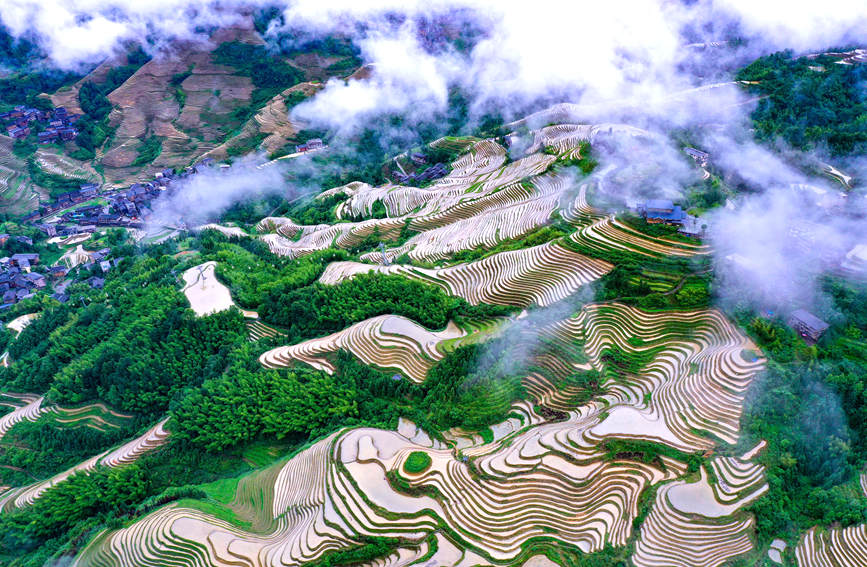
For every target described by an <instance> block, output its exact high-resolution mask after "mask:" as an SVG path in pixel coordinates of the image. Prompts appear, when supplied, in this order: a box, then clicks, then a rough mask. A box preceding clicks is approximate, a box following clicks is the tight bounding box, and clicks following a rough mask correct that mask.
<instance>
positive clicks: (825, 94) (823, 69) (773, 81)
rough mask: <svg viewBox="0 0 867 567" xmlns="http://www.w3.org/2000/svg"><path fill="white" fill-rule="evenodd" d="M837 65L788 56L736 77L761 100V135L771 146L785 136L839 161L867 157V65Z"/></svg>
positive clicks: (757, 117)
mask: <svg viewBox="0 0 867 567" xmlns="http://www.w3.org/2000/svg"><path fill="white" fill-rule="evenodd" d="M835 61H836V60H835V58H833V57H829V56H821V57H817V58H807V57H795V56H794V54H793V53H792V52H791V51H783V52H780V53H774V54H773V55H768V56H765V57H761V58H759V59H757V60H756V61H754V62H752V63H750V64H749V65H747V66H746V67H744V68H743V69H741V70H740V71H739V72H738V73H737V75H736V77H735V78H736V79H737V80H739V81H749V82H750V84H748V85H745V88H746V89H747V90H749V91H750V92H752V93H755V94H757V95H760V96H761V98H760V99H759V100H758V102H757V103H756V108H755V110H754V111H753V113H752V119H753V124H754V125H755V128H756V135H757V136H758V137H759V138H760V139H762V140H766V141H773V140H774V139H775V138H777V137H780V138H782V139H784V140H785V141H786V142H788V143H789V144H790V145H792V146H793V147H795V148H798V149H801V150H813V149H816V148H824V147H826V148H827V149H828V150H829V151H830V152H831V154H832V155H837V156H841V155H848V154H853V153H863V152H864V151H865V149H867V98H865V97H864V82H865V81H867V66H865V65H839V64H837V63H836V62H835ZM753 83H755V84H753Z"/></svg>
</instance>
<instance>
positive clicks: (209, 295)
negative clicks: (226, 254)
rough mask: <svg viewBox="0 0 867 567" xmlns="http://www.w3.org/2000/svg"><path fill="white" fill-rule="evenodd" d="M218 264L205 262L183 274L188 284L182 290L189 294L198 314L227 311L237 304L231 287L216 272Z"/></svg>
mask: <svg viewBox="0 0 867 567" xmlns="http://www.w3.org/2000/svg"><path fill="white" fill-rule="evenodd" d="M216 265H217V263H216V262H205V263H204V264H201V265H199V266H194V267H192V268H190V269H189V270H187V271H186V272H184V274H183V278H184V282H185V283H186V285H185V286H184V288H183V289H182V290H181V291H183V292H184V295H186V296H187V299H188V300H189V301H190V307H191V308H192V309H193V311H195V312H196V315H199V316H204V315H209V314H211V313H216V312H218V311H225V310H226V309H229V308H231V307H232V306H233V305H235V303H234V302H233V301H232V295H231V294H230V293H229V288H227V287H226V286H225V285H223V284H222V283H221V282H220V281H219V280H218V279H217V276H216V274H215V273H214V269H215V268H216Z"/></svg>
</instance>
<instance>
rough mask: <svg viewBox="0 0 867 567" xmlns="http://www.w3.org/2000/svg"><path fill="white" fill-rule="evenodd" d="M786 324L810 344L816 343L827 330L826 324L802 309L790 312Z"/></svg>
mask: <svg viewBox="0 0 867 567" xmlns="http://www.w3.org/2000/svg"><path fill="white" fill-rule="evenodd" d="M788 323H789V326H790V327H792V328H793V329H795V331H797V332H798V334H799V335H801V337H802V338H803V339H804V340H805V341H807V342H808V343H810V344H813V343H815V342H816V341H818V340H819V338H820V337H821V336H822V335H823V334H824V333H825V331H827V330H828V323H826V322H824V321H822V320H821V319H819V318H818V317H816V316H815V315H813V314H812V313H810V312H809V311H805V310H803V309H798V310H796V311H792V314H791V315H789V320H788Z"/></svg>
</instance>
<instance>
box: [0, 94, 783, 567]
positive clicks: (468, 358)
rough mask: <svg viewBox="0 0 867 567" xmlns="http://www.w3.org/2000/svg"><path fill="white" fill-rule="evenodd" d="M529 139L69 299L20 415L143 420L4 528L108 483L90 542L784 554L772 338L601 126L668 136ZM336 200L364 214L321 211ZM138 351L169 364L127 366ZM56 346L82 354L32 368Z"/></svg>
mask: <svg viewBox="0 0 867 567" xmlns="http://www.w3.org/2000/svg"><path fill="white" fill-rule="evenodd" d="M272 103H273V102H272ZM529 135H530V136H531V137H532V139H533V143H532V144H531V145H530V147H529V148H528V150H527V151H526V152H525V153H524V154H523V155H513V156H511V157H509V156H508V155H507V153H506V150H505V148H504V147H503V146H501V145H500V144H499V143H498V140H497V139H475V138H466V139H455V138H452V139H442V140H439V141H436V142H435V143H434V144H433V146H434V148H441V149H442V150H443V151H446V148H448V150H447V151H449V152H451V154H452V155H453V156H455V157H454V159H453V160H452V161H451V164H450V168H449V169H450V171H449V173H448V174H447V175H446V176H444V177H442V178H440V179H437V180H435V181H434V182H433V183H432V184H431V185H430V186H429V187H426V188H418V187H409V186H400V185H391V184H388V185H385V186H382V187H373V186H370V185H367V184H363V183H353V184H350V185H348V186H346V187H338V188H334V189H332V190H330V191H327V192H325V193H323V194H322V195H321V196H320V197H319V198H318V199H317V200H313V201H312V202H308V203H304V202H301V203H296V204H294V205H287V206H286V207H285V208H284V210H286V212H287V215H288V216H283V217H269V218H266V219H262V220H261V222H259V223H258V224H257V225H256V227H255V231H250V232H248V231H247V230H244V229H242V228H240V227H228V226H220V225H210V226H209V227H204V230H203V231H202V232H200V233H199V234H198V235H187V236H184V237H182V238H181V239H180V240H176V241H169V242H168V243H167V244H163V245H160V246H159V247H157V248H154V249H151V250H149V251H148V252H146V254H145V255H144V256H141V257H137V256H135V255H131V256H127V257H125V259H124V260H123V262H124V263H123V266H124V269H123V270H121V271H117V272H112V273H110V274H109V276H108V282H107V284H106V287H105V290H104V291H99V290H93V291H90V292H87V294H86V295H87V296H88V297H90V298H91V300H92V303H91V304H90V305H88V306H87V307H85V308H83V309H84V310H83V311H82V312H81V314H80V315H77V314H76V312H77V309H76V310H73V308H72V307H71V306H60V307H52V306H49V307H46V308H45V310H44V313H43V315H42V316H41V317H40V318H39V319H37V320H35V321H34V322H32V323H31V324H30V326H28V327H27V328H26V329H25V330H24V331H23V332H22V333H21V335H20V336H19V337H18V338H17V339H14V341H13V342H12V343H11V346H10V347H9V348H10V354H11V355H12V356H11V358H12V361H13V362H12V364H11V366H10V367H9V368H8V369H6V370H5V371H0V379H2V383H3V384H4V387H5V388H7V389H9V390H18V391H20V390H24V391H30V392H34V393H33V394H32V395H31V396H32V397H31V398H27V399H26V400H23V401H22V402H20V403H19V402H16V403H15V404H14V405H15V408H16V409H14V411H13V412H12V413H10V414H8V416H9V417H7V418H6V419H7V420H8V421H9V422H10V425H9V426H8V427H9V431H10V433H9V434H8V435H13V436H14V437H12V439H14V441H15V442H16V443H19V444H20V443H24V444H32V445H34V446H36V441H35V440H36V437H34V434H33V433H32V432H30V430H34V429H35V428H37V427H38V428H39V429H42V430H44V428H47V427H52V425H50V423H49V422H48V421H46V419H47V418H46V417H45V416H46V415H54V414H56V413H57V412H61V413H62V412H64V411H68V410H67V409H65V408H68V407H70V406H75V405H81V404H93V403H97V402H99V403H104V404H108V407H111V408H114V411H115V412H117V413H119V414H122V415H131V416H134V417H135V419H136V421H135V424H136V425H135V426H134V427H132V426H126V425H121V426H120V429H118V430H117V434H112V435H109V436H105V438H104V439H102V440H101V441H100V442H99V443H95V444H93V445H91V446H89V447H87V448H86V450H85V449H83V450H79V451H72V450H69V451H65V452H64V453H68V454H69V458H68V459H66V460H65V461H63V462H58V463H56V465H54V466H53V467H48V466H45V467H42V468H38V469H37V468H35V467H33V466H32V465H31V468H32V469H33V470H34V471H37V472H36V473H35V474H36V476H37V477H39V478H44V479H50V480H49V481H48V482H50V483H51V484H53V485H54V487H53V488H47V485H46V484H45V483H46V481H45V480H37V481H35V482H24V483H23V484H20V485H19V484H16V488H12V489H10V490H9V491H8V492H7V493H6V494H5V495H3V496H2V497H0V507H2V510H3V512H2V514H0V527H2V526H7V528H6V529H13V528H11V527H8V526H12V525H15V524H14V523H15V522H19V521H21V522H24V521H31V520H33V519H36V520H35V521H36V523H35V524H34V525H35V526H38V527H34V528H27V529H28V530H29V532H28V533H32V534H33V536H34V537H35V538H37V539H36V541H46V542H48V541H50V540H49V539H46V538H50V537H57V536H59V535H60V534H63V533H67V530H69V529H70V528H71V526H72V525H78V524H74V522H76V521H78V520H66V519H62V516H61V515H59V514H58V512H59V510H61V509H62V508H63V507H65V506H69V505H72V504H71V502H70V501H69V500H67V499H68V498H69V497H71V496H72V495H76V496H75V499H76V501H81V500H82V499H86V498H90V497H91V496H89V495H91V494H93V491H94V490H100V491H103V493H106V494H109V495H110V496H108V500H106V501H105V502H104V503H103V504H98V505H97V504H95V506H96V508H95V509H98V510H103V512H101V513H107V514H110V515H111V514H116V513H118V512H113V511H112V510H115V509H117V510H120V511H126V513H127V514H128V516H127V518H128V521H127V522H125V525H124V526H122V527H121V526H114V527H113V528H112V529H109V530H106V531H102V532H100V533H99V534H94V535H95V537H92V538H90V537H89V538H87V539H88V540H89V542H88V543H87V544H86V545H84V546H83V547H81V548H78V549H77V551H78V550H80V553H77V554H76V557H75V560H74V564H75V565H77V566H81V567H86V566H110V567H119V566H130V567H132V566H138V565H142V564H153V565H162V564H167V563H168V562H170V561H177V560H182V561H198V564H201V565H213V566H227V565H233V564H237V563H238V562H239V561H241V562H255V561H257V559H256V558H260V557H266V556H268V555H270V554H272V553H274V552H275V550H281V551H280V553H281V554H282V555H281V557H282V558H283V559H282V560H281V561H282V562H283V563H285V564H298V565H302V564H303V565H307V564H309V565H316V564H342V563H346V562H353V563H359V562H360V563H361V564H365V565H374V564H381V562H383V561H384V562H386V563H387V564H407V563H410V562H413V561H419V560H426V561H431V562H433V564H436V565H458V564H463V563H466V564H484V565H535V564H538V562H539V561H540V559H539V558H540V557H543V556H544V557H547V558H549V561H553V563H552V564H557V565H561V566H564V567H565V566H572V565H575V566H577V565H583V564H586V563H585V561H595V562H598V563H599V564H605V565H613V564H617V563H618V562H626V561H631V562H632V563H633V564H634V565H637V566H639V567H641V566H644V565H648V566H650V565H657V564H660V562H661V563H662V564H676V565H718V564H720V563H723V562H725V561H727V560H731V559H733V558H737V557H751V558H755V557H758V556H760V555H761V554H763V553H765V548H766V546H767V545H768V543H769V541H770V536H781V535H784V534H783V533H782V532H774V533H768V531H767V530H766V529H765V528H764V527H763V528H761V530H759V529H758V528H757V525H758V524H757V519H756V517H755V515H754V514H755V513H756V512H754V511H751V508H750V506H752V505H754V503H755V502H757V501H761V498H762V496H763V495H764V494H766V493H767V492H768V491H769V490H770V487H769V484H768V482H769V479H771V478H775V476H774V475H775V474H776V469H774V468H773V467H775V466H776V465H774V464H773V460H772V459H771V460H769V459H767V458H766V455H767V452H768V449H767V448H766V446H767V443H768V442H769V441H767V440H762V439H761V438H756V437H753V436H752V435H750V436H744V435H743V432H742V430H741V417H742V415H743V412H744V397H745V393H746V392H747V391H748V390H749V389H750V388H751V384H752V383H753V382H754V381H755V380H756V379H757V376H759V375H760V373H762V372H763V370H764V368H765V367H766V365H767V364H768V360H767V359H766V358H765V355H764V354H763V353H762V352H761V350H760V347H759V345H758V344H757V343H756V342H755V341H754V340H753V339H752V338H750V336H748V334H747V333H745V332H744V331H743V330H742V329H739V328H738V327H737V326H736V325H735V323H734V322H733V321H732V320H731V319H730V318H729V317H728V316H727V315H726V314H724V313H723V312H721V311H719V310H716V309H713V308H710V307H709V305H708V302H709V294H708V286H709V284H710V278H709V276H708V275H707V272H708V269H709V268H708V267H709V261H708V255H709V253H710V252H711V251H710V249H709V248H708V247H707V246H705V245H702V244H701V243H700V242H697V241H695V240H691V239H687V238H685V237H682V236H679V235H677V234H676V233H675V232H674V231H673V230H667V229H666V227H658V226H657V227H653V226H651V225H647V224H646V223H644V222H643V221H640V220H635V219H634V218H630V217H615V216H613V215H608V214H606V213H605V212H604V211H602V210H600V209H598V208H596V206H594V201H595V200H596V199H597V198H601V197H600V196H599V195H598V192H599V191H600V188H599V186H598V185H597V183H596V181H595V178H593V177H590V176H588V175H587V173H589V172H592V170H593V168H594V167H595V161H593V160H592V158H591V155H590V154H591V152H592V151H593V147H594V146H597V145H605V144H611V143H614V142H615V141H616V140H617V138H618V137H620V136H629V137H630V139H632V140H633V141H634V140H635V139H641V136H642V134H641V131H639V130H637V129H628V128H611V127H610V126H609V125H604V126H597V125H575V124H568V123H566V124H561V125H554V126H549V127H545V128H542V129H539V130H533V131H530V132H529ZM636 137H637V138H636ZM647 141H648V143H649V139H648V140H647ZM575 166H577V169H573V168H575ZM581 171H584V172H586V173H584V174H581V173H578V174H577V175H578V177H575V175H576V172H581ZM696 175H700V173H699V172H698V171H696ZM326 203H328V204H326ZM319 208H324V210H325V211H331V214H333V215H335V217H339V216H346V217H352V218H353V219H356V220H353V221H351V222H337V223H322V224H317V225H302V224H298V223H296V222H294V221H293V219H292V217H293V216H294V217H296V218H301V217H305V216H307V215H312V214H314V211H316V210H319ZM380 209H382V210H384V211H385V213H386V214H385V215H381V214H376V213H375V211H377V210H380ZM208 228H211V229H214V230H207V229H208ZM380 242H382V243H384V244H385V247H384V249H380V248H379V244H380ZM115 250H117V251H118V253H121V250H122V248H115ZM625 274H626V275H625ZM628 274H635V276H632V275H628ZM633 277H634V278H635V280H634V281H633V280H632V279H630V278H633ZM143 282H148V283H149V284H150V285H148V286H143V285H142V283H143ZM131 289H134V290H136V291H135V292H134V293H133V294H130V293H129V290H131ZM158 298H159V299H158ZM188 301H189V303H188ZM188 306H192V307H193V308H194V309H195V310H196V313H195V314H194V313H193V311H191V310H190V309H188V308H187V307H188ZM235 306H238V307H240V308H243V309H244V310H243V311H240V310H238V309H236V308H235ZM349 306H351V308H350V307H349ZM214 311H217V312H216V313H214ZM94 317H99V318H100V320H101V321H102V322H101V323H100V326H99V327H97V328H94V329H93V331H90V330H89V329H90V326H89V325H87V324H85V323H84V321H88V320H92V319H93V318H94ZM142 324H146V325H147V326H148V327H149V328H153V329H154V333H155V334H153V333H152V334H151V335H149V336H142V335H141V334H138V333H137V332H136V331H135V329H137V328H138V327H139V326H140V325H142ZM59 328H63V329H65V331H64V336H65V337H67V338H66V339H64V340H62V341H61V340H60V335H58V334H56V333H53V332H52V330H53V329H59ZM46 333H47V334H50V336H51V337H52V339H50V340H49V341H48V343H47V345H44V344H41V343H38V342H37V337H38V336H39V335H41V334H46ZM157 336H159V337H162V338H161V339H159V340H157V339H156V337H157ZM189 340H195V341H196V344H197V345H200V346H198V347H197V349H194V350H192V351H188V350H186V348H185V346H184V345H185V344H187V341H189ZM69 341H71V342H69ZM65 344H68V345H70V346H71V345H75V346H71V348H72V350H71V351H70V350H68V348H69V347H68V346H65ZM34 349H35V350H34ZM121 352H135V353H136V354H135V356H136V358H138V359H141V360H150V361H152V363H156V366H152V365H151V364H145V365H139V364H134V363H132V360H130V362H131V363H132V364H133V365H132V366H130V367H129V369H128V370H126V371H121V372H118V368H117V367H116V366H114V363H112V362H110V361H111V360H113V359H114V357H116V356H119V355H120V353H121ZM37 353H39V354H38V356H39V357H42V358H46V359H48V360H53V361H55V364H60V365H61V366H62V365H63V364H64V363H63V362H62V361H68V362H66V363H65V364H73V365H75V367H76V369H77V370H76V372H75V373H74V374H72V373H70V372H68V371H64V370H60V371H57V372H55V371H54V370H52V369H51V368H50V367H45V368H44V369H43V370H40V371H39V372H38V373H35V374H34V373H29V372H27V371H26V367H25V364H26V361H27V360H33V356H37ZM111 353H114V354H111ZM206 360H207V361H209V362H206ZM73 361H74V362H73ZM156 361H159V362H156ZM202 365H205V367H206V368H207V374H206V376H205V377H204V378H202V377H201V376H200V375H199V374H198V369H200V368H202V367H203V366H202ZM85 376H90V377H92V378H86V379H85V378H84V377H85ZM42 392H47V394H46V395H45V397H44V398H42V397H39V396H40V394H41V393H42ZM31 400H35V401H31ZM172 400H174V401H172ZM37 401H38V403H39V404H40V405H34V404H36V403H37ZM39 408H48V409H47V410H46V409H39ZM46 412H47V413H46ZM52 412H53V413H52ZM12 416H14V417H12ZM18 424H41V425H26V426H25V425H18ZM54 427H56V425H55V426H54ZM0 430H2V429H0ZM112 431H114V430H112ZM3 443H4V441H3V440H2V439H0V446H2V445H3ZM87 450H89V451H90V452H91V454H93V455H96V456H95V457H88V456H87V452H86V451H87ZM3 458H4V457H3V455H0V464H2V462H3ZM76 458H78V459H79V460H77V461H76V460H75V459H76ZM184 463H195V466H193V467H189V466H188V465H185V464H184ZM178 467H181V468H178ZM768 467H770V468H768ZM181 469H183V470H184V472H180V470H181ZM76 471H77V474H75V473H76ZM3 474H4V473H3V472H2V471H0V475H3ZM19 478H20V477H14V478H13V477H10V480H13V481H17V480H18V479H19ZM133 478H138V479H140V480H138V481H134V482H133V483H132V484H130V483H131V481H132V479H133ZM133 486H139V487H140V488H137V489H135V490H134V491H132V492H131V489H132V487H133ZM121 502H125V504H120V503H121ZM73 506H77V505H73ZM106 506H107V507H106ZM79 509H80V508H79ZM25 519H27V520H25ZM504 519H508V521H504ZM3 522H7V523H6V524H3ZM14 529H17V528H14ZM784 537H792V538H794V537H797V532H794V533H792V534H791V535H790V536H784ZM690 542H693V543H690ZM51 549H53V548H52V547H51V545H50V543H45V544H42V546H41V547H37V548H31V550H32V553H33V554H34V557H38V556H39V555H38V554H39V553H42V554H45V553H49V552H50V551H49V550H51ZM702 549H707V550H708V551H707V552H704V551H701V550H702ZM200 550H208V551H207V554H206V555H199V553H200ZM43 556H44V555H43ZM197 557H198V558H199V559H194V558H197Z"/></svg>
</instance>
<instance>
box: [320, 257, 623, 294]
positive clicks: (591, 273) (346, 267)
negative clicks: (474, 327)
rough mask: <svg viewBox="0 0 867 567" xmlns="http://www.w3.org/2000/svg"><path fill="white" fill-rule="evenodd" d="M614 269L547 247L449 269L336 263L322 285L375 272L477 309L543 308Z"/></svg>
mask: <svg viewBox="0 0 867 567" xmlns="http://www.w3.org/2000/svg"><path fill="white" fill-rule="evenodd" d="M611 268H612V266H611V264H609V263H608V262H605V261H602V260H597V259H594V258H588V257H587V256H583V255H581V254H578V253H576V252H572V251H571V250H568V249H567V248H565V247H563V246H561V245H559V244H557V243H551V242H549V243H547V244H541V245H539V246H534V247H532V248H523V249H521V250H514V251H509V252H500V253H497V254H493V255H491V256H488V257H487V258H484V259H482V260H478V261H476V262H470V263H468V264H458V265H455V266H449V267H446V268H417V267H413V266H411V265H400V264H392V265H389V266H384V265H372V264H365V263H361V262H334V263H333V264H330V265H329V266H328V267H327V268H326V270H325V272H324V273H323V274H322V276H321V277H320V278H319V281H320V282H322V283H324V284H329V285H334V284H338V283H340V282H341V281H343V280H345V279H347V278H350V277H352V276H353V275H355V274H359V273H367V272H371V271H375V272H378V273H386V274H401V275H405V276H407V277H410V278H413V279H418V280H421V281H425V282H428V283H433V284H436V285H438V286H440V287H441V288H443V289H444V290H445V291H446V292H448V293H449V294H451V295H456V296H458V297H463V298H464V299H466V300H467V301H469V302H470V303H471V304H473V305H478V304H479V303H491V304H494V305H517V306H520V307H527V306H529V305H539V306H542V307H544V306H547V305H550V304H552V303H556V302H557V301H560V300H561V299H564V298H566V297H568V296H570V295H572V294H573V293H575V292H576V291H577V290H578V289H579V288H580V287H581V286H583V285H585V284H587V283H589V282H591V281H593V280H595V279H598V278H599V277H601V276H602V275H604V274H605V273H607V272H608V271H610V270H611Z"/></svg>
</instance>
